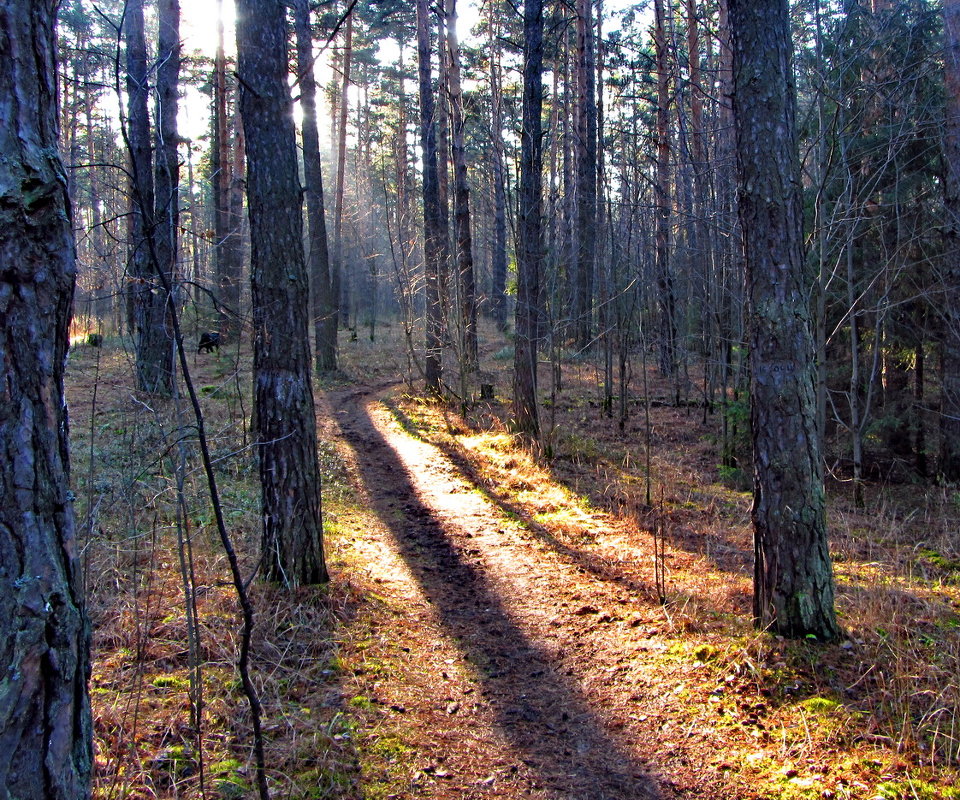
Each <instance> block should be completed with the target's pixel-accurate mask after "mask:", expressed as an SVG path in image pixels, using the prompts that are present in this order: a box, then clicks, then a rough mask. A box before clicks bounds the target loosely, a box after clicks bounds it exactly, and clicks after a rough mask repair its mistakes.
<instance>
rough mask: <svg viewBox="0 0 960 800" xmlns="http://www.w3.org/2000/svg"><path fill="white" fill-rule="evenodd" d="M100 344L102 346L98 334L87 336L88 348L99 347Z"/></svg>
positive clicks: (101, 338)
mask: <svg viewBox="0 0 960 800" xmlns="http://www.w3.org/2000/svg"><path fill="white" fill-rule="evenodd" d="M102 344H103V336H101V335H100V334H99V333H88V334H87V346H88V347H100V346H101V345H102Z"/></svg>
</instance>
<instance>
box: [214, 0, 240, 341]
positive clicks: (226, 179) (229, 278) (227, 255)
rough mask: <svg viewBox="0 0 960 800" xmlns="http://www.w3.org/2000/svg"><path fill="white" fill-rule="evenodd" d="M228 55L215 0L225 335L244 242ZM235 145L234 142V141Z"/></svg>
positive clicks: (234, 313) (235, 320)
mask: <svg viewBox="0 0 960 800" xmlns="http://www.w3.org/2000/svg"><path fill="white" fill-rule="evenodd" d="M227 107H228V104H227V59H226V56H225V54H224V42H223V0H217V51H216V54H215V55H214V60H213V153H214V158H215V159H216V170H217V172H216V178H215V179H214V181H213V182H212V190H213V214H214V257H215V259H216V285H217V292H218V296H217V301H218V303H219V304H220V310H219V311H220V313H219V314H218V317H219V329H220V332H221V333H222V334H223V335H224V336H225V337H234V336H238V335H239V333H240V286H241V272H242V265H243V244H242V235H241V225H240V218H239V217H238V216H235V215H234V209H233V205H232V202H231V198H232V189H233V183H234V181H235V180H236V179H238V178H239V176H238V175H235V174H234V158H233V154H232V153H231V148H230V124H229V118H228V113H227ZM235 146H237V145H235Z"/></svg>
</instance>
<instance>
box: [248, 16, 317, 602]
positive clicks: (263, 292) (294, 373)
mask: <svg viewBox="0 0 960 800" xmlns="http://www.w3.org/2000/svg"><path fill="white" fill-rule="evenodd" d="M237 65H238V70H239V77H240V85H241V88H240V112H241V114H242V116H243V128H244V132H245V134H246V144H247V207H248V210H249V215H250V243H251V280H250V285H251V297H252V300H253V335H254V339H253V370H254V404H255V414H256V431H255V432H256V438H257V443H258V444H257V452H258V455H259V470H260V485H261V494H262V504H263V508H262V514H263V536H262V544H261V552H262V557H263V576H264V578H266V580H268V581H277V582H280V583H283V584H285V585H289V586H298V585H304V584H314V583H322V582H325V581H326V580H327V570H326V565H325V564H324V558H323V541H322V526H321V513H320V470H319V466H318V463H317V433H316V421H315V416H314V402H313V389H312V386H311V382H310V347H309V341H310V340H309V328H308V320H307V316H308V314H307V310H308V288H307V270H306V263H305V260H304V255H303V239H302V234H303V221H302V217H301V203H300V186H299V181H298V178H297V146H296V135H295V131H294V127H293V110H292V103H291V100H290V94H289V89H288V84H287V30H286V13H285V8H284V5H283V3H282V2H281V0H240V2H238V3H237Z"/></svg>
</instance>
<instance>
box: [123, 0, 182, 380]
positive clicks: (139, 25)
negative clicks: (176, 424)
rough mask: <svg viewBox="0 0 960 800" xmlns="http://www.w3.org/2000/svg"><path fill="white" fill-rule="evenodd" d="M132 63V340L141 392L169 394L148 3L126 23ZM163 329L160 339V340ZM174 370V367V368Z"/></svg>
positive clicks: (134, 4) (138, 2)
mask: <svg viewBox="0 0 960 800" xmlns="http://www.w3.org/2000/svg"><path fill="white" fill-rule="evenodd" d="M124 39H125V42H126V48H127V53H126V58H127V76H126V79H127V104H128V112H127V144H128V148H129V150H130V188H131V193H132V198H133V199H132V207H131V213H130V234H131V236H130V239H131V247H132V248H133V251H132V253H131V255H130V266H129V272H130V285H131V295H132V297H131V299H132V303H131V310H132V320H131V322H132V325H131V334H132V335H133V337H134V348H135V351H136V372H137V388H139V389H140V390H142V391H145V392H150V393H156V394H169V392H170V390H171V388H172V376H171V374H170V371H169V369H164V365H165V364H166V363H167V362H166V361H165V353H166V352H167V351H169V352H171V353H172V350H171V348H170V347H169V343H168V342H167V341H166V337H165V336H164V335H163V333H162V331H163V327H164V322H165V309H166V306H167V292H166V290H165V289H164V287H163V286H162V285H161V283H160V280H159V276H158V274H157V260H156V255H157V252H156V248H155V247H154V243H153V236H154V214H155V207H154V183H153V182H154V175H153V158H152V148H151V145H150V116H149V112H148V103H147V98H148V93H149V86H148V84H147V44H146V38H145V34H144V23H143V0H129V2H128V4H127V13H126V16H125V17H124ZM158 329H159V330H160V334H159V335H157V331H158ZM170 366H171V367H172V364H170Z"/></svg>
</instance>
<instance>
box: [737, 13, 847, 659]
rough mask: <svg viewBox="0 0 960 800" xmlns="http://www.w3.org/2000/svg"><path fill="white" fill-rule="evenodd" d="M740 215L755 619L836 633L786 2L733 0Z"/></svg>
mask: <svg viewBox="0 0 960 800" xmlns="http://www.w3.org/2000/svg"><path fill="white" fill-rule="evenodd" d="M730 22H731V28H732V31H733V56H734V82H735V92H734V113H735V120H736V133H737V154H738V163H739V168H740V175H739V190H740V223H741V229H742V231H743V242H744V253H745V260H746V268H747V276H746V277H747V292H748V301H749V318H750V332H749V350H750V370H751V378H750V391H751V395H750V401H751V424H752V431H753V453H754V503H753V511H752V517H753V528H754V544H755V555H756V561H755V565H754V616H755V619H756V623H757V625H758V626H759V627H761V628H763V629H771V630H774V631H776V632H777V633H780V634H783V635H785V636H791V637H803V636H807V635H810V634H812V635H814V636H816V637H817V638H818V639H820V640H830V639H834V638H836V637H837V636H838V635H839V633H840V631H839V628H838V626H837V621H836V617H835V615H834V609H833V596H834V590H833V574H832V570H831V565H830V553H829V549H828V543H827V527H826V514H825V504H824V489H823V463H822V460H821V458H820V440H819V437H818V434H817V424H816V401H815V391H814V387H815V374H814V345H813V337H812V334H811V324H810V310H809V308H808V307H807V304H808V298H809V296H810V286H809V285H808V281H807V279H806V276H805V274H804V259H803V238H802V234H803V230H802V228H803V215H802V207H801V195H800V169H799V159H798V155H797V141H796V126H795V120H794V114H795V97H794V87H793V83H792V71H791V70H792V66H791V55H792V44H791V40H790V18H789V8H788V3H787V0H731V2H730Z"/></svg>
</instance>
